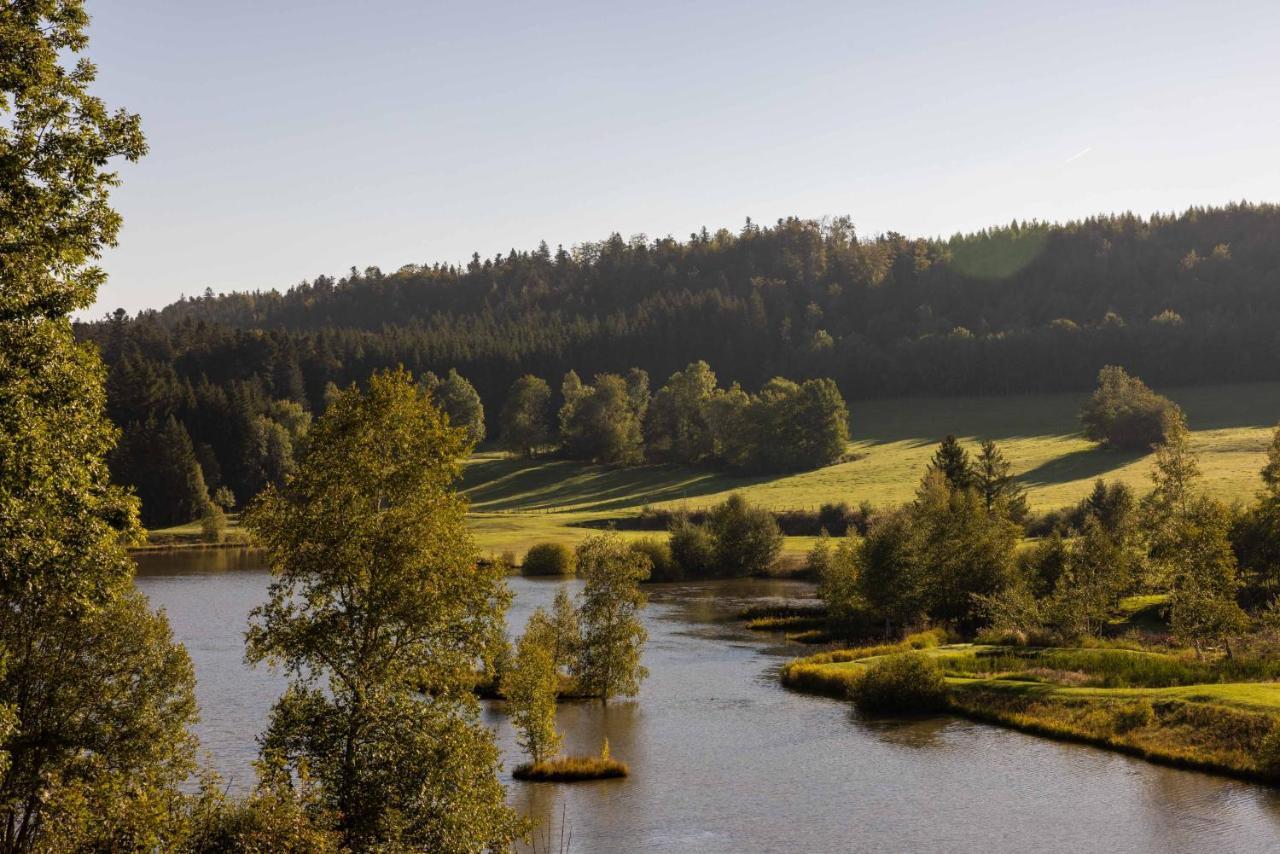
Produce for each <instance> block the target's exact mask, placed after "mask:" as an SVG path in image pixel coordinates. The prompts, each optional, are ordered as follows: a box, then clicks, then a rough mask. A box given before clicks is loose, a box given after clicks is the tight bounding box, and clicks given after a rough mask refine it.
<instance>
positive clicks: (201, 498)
mask: <svg viewBox="0 0 1280 854" xmlns="http://www.w3.org/2000/svg"><path fill="white" fill-rule="evenodd" d="M111 459H112V461H113V470H114V473H115V476H116V479H117V480H119V481H120V482H121V483H124V484H128V485H130V486H132V487H133V488H134V490H135V491H136V492H137V495H138V497H139V498H140V499H141V500H142V510H143V513H142V518H143V521H144V522H146V523H147V524H149V525H153V526H155V527H161V528H163V527H168V526H170V525H180V524H183V523H184V522H190V521H191V520H193V519H199V518H200V517H201V516H202V515H203V514H204V510H205V505H206V504H208V502H209V492H208V488H207V487H206V486H205V482H204V472H203V470H202V469H201V468H200V463H199V461H198V460H197V459H196V454H195V448H194V446H193V445H192V444H191V437H190V436H189V435H188V434H187V430H186V428H185V427H183V426H182V424H181V423H180V422H179V421H178V420H177V419H176V418H174V417H173V416H172V415H170V416H169V417H168V418H166V419H165V420H164V422H163V423H162V424H156V423H154V422H152V421H149V422H147V423H145V424H140V423H138V422H134V423H132V424H130V425H129V426H128V427H127V428H126V429H125V431H124V436H123V438H122V440H121V442H120V445H119V446H118V447H117V448H116V449H115V450H114V451H113V452H112V454H111Z"/></svg>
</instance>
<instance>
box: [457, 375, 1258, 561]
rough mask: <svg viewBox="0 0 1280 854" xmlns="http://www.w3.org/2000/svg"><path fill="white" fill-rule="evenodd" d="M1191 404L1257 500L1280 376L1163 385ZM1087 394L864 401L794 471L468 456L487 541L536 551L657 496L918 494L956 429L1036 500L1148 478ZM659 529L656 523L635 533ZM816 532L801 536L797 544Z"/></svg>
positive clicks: (769, 503)
mask: <svg viewBox="0 0 1280 854" xmlns="http://www.w3.org/2000/svg"><path fill="white" fill-rule="evenodd" d="M1160 391H1161V392H1162V393H1164V394H1167V395H1168V396H1170V397H1171V398H1173V400H1175V401H1176V402H1177V403H1178V404H1179V405H1180V406H1181V407H1182V408H1183V410H1184V411H1185V412H1186V413H1187V418H1188V421H1189V423H1190V427H1191V430H1192V439H1193V446H1194V448H1195V450H1196V451H1197V452H1198V453H1199V455H1200V465H1201V469H1202V471H1203V473H1204V481H1203V482H1204V486H1205V488H1206V489H1207V490H1208V491H1209V492H1210V493H1211V494H1213V495H1214V496H1216V497H1219V498H1223V499H1226V500H1232V499H1236V498H1239V499H1241V500H1247V499H1249V498H1251V497H1252V495H1253V492H1254V491H1255V490H1256V489H1257V488H1258V487H1259V486H1260V484H1261V481H1260V479H1259V476H1258V471H1259V469H1261V468H1262V465H1263V463H1264V461H1265V451H1266V446H1267V443H1268V441H1269V440H1270V436H1271V431H1272V429H1273V428H1274V426H1275V425H1276V422H1277V421H1280V383H1248V384H1235V385H1215V386H1197V387H1190V388H1176V389H1160ZM1086 396H1087V395H1085V394H1046V395H1029V396H1017V397H957V398H903V399H894V400H877V401H867V402H858V403H854V404H852V405H851V407H850V410H851V423H852V428H853V435H854V441H853V442H852V444H851V445H850V456H851V458H850V460H849V461H847V462H844V463H840V464H838V465H834V466H829V467H827V468H823V469H819V470H817V471H810V472H803V473H800V474H794V475H787V476H783V477H732V476H728V475H725V474H722V473H718V472H714V471H710V470H699V469H693V468H688V467H681V466H640V467H636V468H606V467H601V466H593V465H584V464H581V463H575V462H570V461H564V460H550V459H539V460H522V459H510V458H507V457H505V456H504V455H502V454H497V453H480V454H476V455H474V456H473V457H472V458H471V460H470V461H469V462H468V464H467V467H466V473H465V475H464V477H463V483H462V488H463V489H464V491H465V493H466V495H467V497H468V498H469V499H470V501H471V510H472V516H471V518H472V524H473V528H474V530H475V532H476V536H477V539H478V541H479V544H480V547H481V550H482V551H485V552H492V553H500V552H503V551H511V552H515V553H516V554H522V553H523V552H524V551H525V550H526V549H527V548H528V547H529V546H530V545H532V544H533V543H535V542H540V541H544V540H554V541H560V542H566V543H575V542H578V541H579V540H581V539H582V538H583V537H585V536H587V535H589V534H590V533H591V531H592V528H593V527H600V526H604V525H607V524H608V523H609V521H610V520H615V519H619V518H622V517H626V516H632V515H635V514H637V513H639V512H640V510H641V509H642V508H643V507H645V506H654V507H681V506H684V507H689V508H697V507H705V506H707V505H710V504H714V503H716V502H718V501H721V500H723V499H724V497H725V496H726V495H727V494H729V493H730V492H733V491H740V492H742V493H744V494H745V495H746V496H747V497H748V498H749V499H750V500H751V501H752V502H753V503H756V504H759V505H761V506H764V507H768V508H771V509H776V510H784V509H801V508H817V507H818V506H820V505H821V504H823V503H826V502H834V501H845V502H848V503H849V504H852V505H857V504H859V503H861V502H863V501H868V502H870V503H871V504H872V505H875V506H881V507H883V506H891V505H894V504H898V503H901V502H904V501H907V500H910V498H911V496H912V494H913V493H914V490H915V488H916V485H917V483H918V482H919V479H920V474H921V472H922V471H923V469H924V466H925V465H926V463H927V462H928V460H929V458H930V456H931V455H932V453H933V450H934V446H935V445H936V444H937V442H938V441H939V440H940V439H941V438H942V437H943V436H944V435H946V434H947V433H954V434H956V435H957V436H959V437H960V438H961V440H962V441H963V442H965V443H967V444H969V445H971V446H976V444H977V442H978V441H979V440H981V439H985V438H990V439H994V440H995V441H996V442H998V443H999V444H1000V446H1001V448H1002V450H1003V451H1004V453H1005V456H1006V457H1007V458H1008V459H1009V460H1010V462H1012V463H1013V466H1014V469H1015V471H1016V472H1017V473H1018V475H1019V479H1020V480H1021V482H1022V484H1023V485H1024V486H1025V487H1026V489H1027V494H1028V498H1029V500H1030V503H1031V506H1032V508H1033V509H1035V510H1050V509H1054V508H1058V507H1063V506H1066V505H1069V504H1073V503H1075V502H1076V501H1079V500H1080V499H1081V498H1082V497H1083V496H1084V495H1085V494H1086V493H1087V492H1088V491H1089V489H1090V487H1091V486H1092V483H1093V481H1094V479H1096V478H1098V477H1105V478H1108V479H1118V480H1122V481H1124V482H1126V483H1128V484H1130V485H1131V486H1133V487H1135V488H1136V489H1138V490H1140V491H1141V490H1145V489H1146V488H1147V482H1148V480H1147V477H1148V471H1149V468H1150V460H1149V455H1147V454H1136V453H1122V452H1116V451H1107V450H1102V449H1100V448H1098V447H1096V446H1095V445H1094V444H1092V443H1090V442H1087V441H1085V439H1083V438H1082V437H1081V436H1080V432H1079V422H1078V420H1077V414H1078V412H1079V410H1080V405H1081V403H1082V402H1083V401H1084V399H1085V397H1086ZM625 534H626V535H627V536H645V535H646V534H645V533H643V532H625ZM811 542H812V538H805V537H794V538H788V541H787V551H788V552H790V553H792V554H797V553H801V552H803V551H805V550H807V549H808V548H809V546H810V544H811Z"/></svg>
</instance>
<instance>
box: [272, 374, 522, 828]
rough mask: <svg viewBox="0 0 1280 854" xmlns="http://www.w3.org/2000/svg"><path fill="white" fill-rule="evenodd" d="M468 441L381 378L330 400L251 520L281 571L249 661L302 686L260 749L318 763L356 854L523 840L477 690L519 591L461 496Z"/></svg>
mask: <svg viewBox="0 0 1280 854" xmlns="http://www.w3.org/2000/svg"><path fill="white" fill-rule="evenodd" d="M468 446H469V440H468V438H467V436H466V435H465V433H464V431H463V430H462V429H459V428H454V427H451V426H450V424H449V422H448V419H447V417H446V416H445V414H444V413H443V412H441V411H440V410H439V409H437V408H436V407H435V406H433V405H432V404H431V402H430V401H429V400H428V399H427V398H426V397H424V396H423V394H422V393H421V392H420V391H419V390H418V389H416V388H415V386H414V383H413V381H412V378H411V377H410V375H409V374H408V373H407V372H405V371H402V370H401V371H392V372H388V373H382V374H375V375H374V376H373V377H372V378H371V379H370V382H369V388H368V391H367V392H366V393H361V392H360V391H358V390H356V389H355V388H351V389H348V390H346V391H342V392H339V393H337V394H336V395H335V396H334V397H333V399H332V401H331V403H330V406H329V408H328V410H326V412H325V414H324V416H323V417H321V418H320V419H319V420H318V421H317V422H316V424H315V426H314V427H313V428H312V430H311V433H310V435H309V439H308V442H307V445H306V448H305V452H304V454H303V457H302V460H301V464H300V466H299V469H298V473H297V475H296V476H295V477H294V478H292V479H291V480H290V481H289V482H288V483H287V484H286V485H285V486H284V487H282V488H277V487H269V488H268V489H267V490H266V492H265V493H264V494H263V495H262V496H261V497H260V498H259V499H258V501H257V502H256V503H255V505H254V506H253V507H252V508H251V509H250V511H249V514H248V519H247V522H248V526H249V528H250V530H252V531H253V533H254V535H255V538H256V539H257V540H258V542H260V543H262V544H263V546H264V547H265V549H266V551H267V555H268V559H269V562H270V566H271V570H272V574H273V576H274V578H273V581H272V584H271V587H270V599H269V600H268V602H267V603H266V604H265V605H262V606H260V607H259V608H257V609H256V610H255V611H254V613H253V617H252V625H251V628H250V630H249V633H248V638H247V643H248V656H249V658H250V660H251V661H263V660H269V661H272V662H274V663H277V664H279V665H282V666H283V667H284V669H285V671H286V672H287V673H288V674H289V675H290V677H291V684H290V688H289V690H288V691H287V692H286V693H285V695H284V696H283V697H281V698H280V700H279V701H278V702H277V703H276V705H275V708H274V709H273V711H272V715H271V723H270V726H269V728H268V730H267V732H266V733H265V734H264V736H263V738H262V747H263V751H264V755H267V756H278V757H279V758H280V760H281V761H282V762H283V763H284V764H285V767H286V768H288V769H291V770H292V771H294V772H295V773H296V772H297V770H298V769H299V768H301V767H303V766H304V765H305V766H306V767H307V769H308V770H309V771H310V773H311V774H312V775H313V776H314V779H315V781H316V784H317V789H318V793H319V797H320V801H321V804H322V805H323V807H324V808H325V810H326V811H327V812H328V813H329V814H331V815H332V816H333V817H334V821H335V829H336V830H337V831H338V832H339V833H340V835H341V837H342V841H343V844H344V845H346V846H349V847H357V848H361V847H370V846H378V845H382V846H412V847H421V848H426V849H428V850H433V851H472V850H476V849H479V848H483V847H485V846H488V845H502V844H505V843H506V842H508V841H509V840H510V839H512V838H513V837H514V835H516V834H517V832H518V822H517V821H516V819H515V816H514V814H513V813H512V812H511V811H510V810H509V808H507V807H506V805H505V804H504V802H503V789H502V786H501V784H500V783H499V782H498V779H497V776H496V769H497V761H498V756H497V749H496V747H495V746H494V744H493V737H492V734H491V733H490V732H489V731H488V730H487V729H486V728H484V727H483V726H482V725H481V724H480V722H479V720H478V712H477V708H476V704H475V700H474V698H473V697H472V696H471V694H470V691H469V689H470V686H471V684H472V682H473V681H474V670H475V669H476V668H477V667H481V668H484V669H488V668H489V667H491V666H492V662H493V659H494V657H495V655H496V652H497V649H498V647H499V646H500V644H501V643H502V635H503V632H502V614H503V611H504V610H505V608H506V605H507V602H508V601H509V595H510V594H509V593H508V591H507V589H506V587H505V584H504V581H503V578H502V571H503V570H502V568H501V567H500V566H498V565H496V564H488V563H480V562H478V561H477V560H476V555H475V549H474V546H473V544H472V542H471V539H470V535H469V534H468V532H467V530H466V521H465V513H466V505H465V503H464V501H463V500H462V499H461V498H460V497H459V496H458V495H457V494H456V493H455V492H454V491H453V489H452V484H453V482H454V480H455V479H456V478H457V477H458V474H459V471H460V458H461V456H462V454H463V453H464V452H465V450H466V449H467V448H468ZM419 692H421V694H420V693H419ZM423 695H425V697H428V698H430V699H422V696H423Z"/></svg>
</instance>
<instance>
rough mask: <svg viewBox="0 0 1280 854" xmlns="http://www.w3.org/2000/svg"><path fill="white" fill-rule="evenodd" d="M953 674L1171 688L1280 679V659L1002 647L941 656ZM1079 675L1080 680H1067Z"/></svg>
mask: <svg viewBox="0 0 1280 854" xmlns="http://www.w3.org/2000/svg"><path fill="white" fill-rule="evenodd" d="M941 663H942V665H943V667H944V668H945V669H946V671H947V672H948V673H949V674H951V675H960V676H974V675H986V676H994V675H1007V676H1022V677H1025V678H1028V679H1030V680H1032V681H1051V682H1053V681H1069V682H1070V683H1071V684H1076V685H1082V686H1087V687H1092V688H1172V687H1175V686H1181V685H1206V684H1214V683H1220V682H1258V681H1267V680H1273V679H1276V678H1280V660H1275V659H1262V658H1254V659H1224V660H1219V661H1203V660H1196V659H1194V658H1191V657H1190V656H1189V655H1188V656H1182V655H1169V654H1165V653H1156V652H1139V651H1133V650H1126V649H1056V648H1050V649H1005V648H1002V649H997V650H983V651H979V652H977V653H974V654H970V655H957V656H948V657H944V658H942V659H941ZM1067 674H1075V675H1076V676H1077V677H1078V678H1074V679H1071V678H1067V676H1066V675H1067Z"/></svg>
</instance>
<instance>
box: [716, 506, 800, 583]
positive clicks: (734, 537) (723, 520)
mask: <svg viewBox="0 0 1280 854" xmlns="http://www.w3.org/2000/svg"><path fill="white" fill-rule="evenodd" d="M707 528H708V529H709V530H710V532H711V538H712V542H713V543H714V544H715V562H716V570H717V574H719V575H760V574H763V573H764V572H765V571H766V570H768V569H769V567H770V566H771V565H772V564H773V561H774V559H776V558H777V556H778V552H780V551H781V550H782V532H781V531H780V530H778V523H777V522H775V521H774V519H773V514H772V513H770V512H769V511H768V510H764V509H761V508H758V507H752V506H751V505H750V504H748V503H747V499H746V498H744V497H743V496H742V495H740V494H738V493H736V492H735V493H734V494H732V495H730V496H729V497H728V498H727V499H725V501H724V503H723V504H720V505H719V506H717V507H716V508H715V509H714V510H712V511H711V516H710V518H709V519H707Z"/></svg>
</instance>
